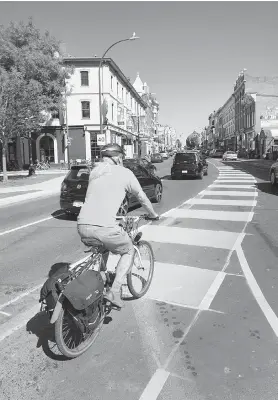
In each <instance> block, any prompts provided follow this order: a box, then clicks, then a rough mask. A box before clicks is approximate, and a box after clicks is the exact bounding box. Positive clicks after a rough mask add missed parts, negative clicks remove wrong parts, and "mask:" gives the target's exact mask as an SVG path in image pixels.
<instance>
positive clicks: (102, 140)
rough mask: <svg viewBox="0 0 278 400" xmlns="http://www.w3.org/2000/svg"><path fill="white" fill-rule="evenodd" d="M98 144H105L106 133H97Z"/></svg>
mask: <svg viewBox="0 0 278 400" xmlns="http://www.w3.org/2000/svg"><path fill="white" fill-rule="evenodd" d="M97 145H98V146H104V145H105V133H98V134H97Z"/></svg>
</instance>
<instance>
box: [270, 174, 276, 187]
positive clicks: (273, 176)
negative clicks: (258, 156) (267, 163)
mask: <svg viewBox="0 0 278 400" xmlns="http://www.w3.org/2000/svg"><path fill="white" fill-rule="evenodd" d="M270 183H271V185H272V186H276V185H277V181H276V176H275V171H271V174H270Z"/></svg>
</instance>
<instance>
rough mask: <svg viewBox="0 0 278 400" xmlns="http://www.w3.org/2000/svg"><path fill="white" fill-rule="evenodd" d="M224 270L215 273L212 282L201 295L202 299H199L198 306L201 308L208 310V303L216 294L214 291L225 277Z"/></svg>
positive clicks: (209, 303)
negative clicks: (202, 295)
mask: <svg viewBox="0 0 278 400" xmlns="http://www.w3.org/2000/svg"><path fill="white" fill-rule="evenodd" d="M225 276H226V274H225V272H222V271H219V272H218V273H217V275H216V278H215V279H214V281H213V282H212V284H211V286H210V287H209V289H208V291H207V293H206V295H205V296H204V297H203V300H202V301H201V303H200V305H199V308H200V309H201V310H208V309H209V308H210V305H211V303H212V301H213V299H214V297H215V296H216V293H217V292H218V290H219V288H220V286H221V285H222V283H223V281H224V279H225Z"/></svg>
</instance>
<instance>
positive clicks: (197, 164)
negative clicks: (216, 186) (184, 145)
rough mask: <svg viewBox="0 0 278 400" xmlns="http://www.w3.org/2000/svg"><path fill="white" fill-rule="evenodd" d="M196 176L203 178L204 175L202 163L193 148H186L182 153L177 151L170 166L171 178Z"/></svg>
mask: <svg viewBox="0 0 278 400" xmlns="http://www.w3.org/2000/svg"><path fill="white" fill-rule="evenodd" d="M187 176H190V177H196V178H197V177H198V178H200V179H203V176H204V164H203V160H202V158H201V156H200V154H199V152H196V151H194V150H187V151H185V152H183V153H177V154H176V155H175V158H174V161H173V165H172V168H171V177H172V179H177V178H183V177H187Z"/></svg>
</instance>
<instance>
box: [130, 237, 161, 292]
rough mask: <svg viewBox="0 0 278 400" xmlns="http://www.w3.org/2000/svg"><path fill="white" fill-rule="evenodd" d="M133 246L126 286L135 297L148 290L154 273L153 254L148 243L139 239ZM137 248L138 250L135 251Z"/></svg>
mask: <svg viewBox="0 0 278 400" xmlns="http://www.w3.org/2000/svg"><path fill="white" fill-rule="evenodd" d="M134 247H135V253H134V257H133V261H132V267H131V269H130V271H129V273H128V274H127V286H128V289H129V291H130V293H131V294H132V296H133V297H134V298H135V299H139V298H140V297H142V296H144V294H146V293H147V291H148V290H149V287H150V285H151V282H152V279H153V273H154V254H153V249H152V247H151V245H150V243H148V242H146V241H145V240H141V241H140V242H139V243H138V244H137V245H135V246H134ZM137 250H138V251H137Z"/></svg>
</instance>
